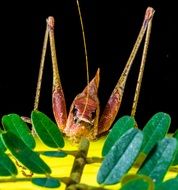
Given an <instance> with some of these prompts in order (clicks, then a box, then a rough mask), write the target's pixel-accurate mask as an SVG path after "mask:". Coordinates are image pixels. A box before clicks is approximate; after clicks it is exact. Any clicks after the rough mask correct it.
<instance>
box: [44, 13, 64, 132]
mask: <svg viewBox="0 0 178 190" xmlns="http://www.w3.org/2000/svg"><path fill="white" fill-rule="evenodd" d="M47 25H48V31H49V40H50V48H51V58H52V67H53V90H52V105H53V113H54V117H55V120H56V122H57V125H58V127H59V128H60V129H61V130H62V131H63V130H64V128H65V126H66V121H67V110H66V102H65V98H64V93H63V89H62V85H61V80H60V76H59V70H58V64H57V56H56V47H55V39H54V18H53V17H51V16H50V17H48V19H47Z"/></svg>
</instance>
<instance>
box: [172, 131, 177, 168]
mask: <svg viewBox="0 0 178 190" xmlns="http://www.w3.org/2000/svg"><path fill="white" fill-rule="evenodd" d="M173 137H174V138H175V139H176V140H177V144H178V130H176V132H175V133H174V135H173ZM172 165H173V166H175V165H178V149H177V152H176V154H175V158H174V161H173V163H172Z"/></svg>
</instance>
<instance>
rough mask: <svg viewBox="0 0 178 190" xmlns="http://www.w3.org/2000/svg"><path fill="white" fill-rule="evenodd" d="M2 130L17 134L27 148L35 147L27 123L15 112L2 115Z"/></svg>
mask: <svg viewBox="0 0 178 190" xmlns="http://www.w3.org/2000/svg"><path fill="white" fill-rule="evenodd" d="M2 125H3V127H4V130H6V131H9V132H11V133H13V134H15V135H16V136H18V137H19V138H20V139H21V140H22V141H23V142H24V143H25V144H26V145H27V146H28V147H29V148H31V149H33V148H35V145H36V144H35V140H34V138H33V136H32V134H31V131H30V130H29V128H28V126H27V124H26V123H25V122H24V121H23V120H22V119H21V118H20V116H19V115H17V114H9V115H5V116H3V117H2Z"/></svg>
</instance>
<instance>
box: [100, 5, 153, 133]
mask: <svg viewBox="0 0 178 190" xmlns="http://www.w3.org/2000/svg"><path fill="white" fill-rule="evenodd" d="M153 15H154V9H153V8H151V7H148V8H147V10H146V13H145V17H144V21H143V24H142V27H141V29H140V32H139V35H138V37H137V40H136V42H135V45H134V47H133V49H132V52H131V54H130V57H129V59H128V61H127V63H126V66H125V68H124V70H123V72H122V74H121V77H120V78H119V80H118V82H117V84H116V86H115V88H114V90H113V92H112V94H111V96H110V98H109V100H108V102H107V104H106V107H105V109H104V111H103V114H102V115H101V118H100V120H99V126H98V135H101V134H102V133H104V132H106V131H108V130H109V128H110V127H111V125H112V123H113V121H114V120H115V118H116V115H117V113H118V110H119V108H120V105H121V101H122V97H123V93H124V88H125V84H126V81H127V77H128V74H129V71H130V68H131V66H132V64H133V61H134V58H135V56H136V54H137V51H138V48H139V46H140V44H141V42H142V39H143V37H144V34H145V31H146V29H147V26H148V24H149V23H151V22H150V21H151V20H152V17H153ZM144 58H145V59H146V56H145V57H144Z"/></svg>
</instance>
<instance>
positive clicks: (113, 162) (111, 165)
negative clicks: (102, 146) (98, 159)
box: [97, 128, 143, 185]
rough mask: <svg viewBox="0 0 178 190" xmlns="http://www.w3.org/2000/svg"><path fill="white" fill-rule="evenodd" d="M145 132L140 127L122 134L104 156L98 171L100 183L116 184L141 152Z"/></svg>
mask: <svg viewBox="0 0 178 190" xmlns="http://www.w3.org/2000/svg"><path fill="white" fill-rule="evenodd" d="M142 140H143V134H142V132H141V131H140V130H139V129H136V128H134V129H129V130H128V131H127V132H126V133H124V135H122V136H121V137H120V138H119V139H118V140H117V141H116V143H115V144H114V145H113V147H112V149H111V150H110V151H109V153H108V154H107V155H106V157H105V158H104V160H103V162H102V165H101V167H100V169H99V171H98V175H97V182H98V183H99V184H106V185H107V184H108V185H109V184H114V183H117V182H118V181H119V180H120V179H121V177H122V176H123V175H124V174H125V173H126V172H127V171H128V170H129V169H130V167H131V166H132V164H133V163H134V161H135V159H136V157H137V156H138V154H139V152H140V148H141V145H142Z"/></svg>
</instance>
